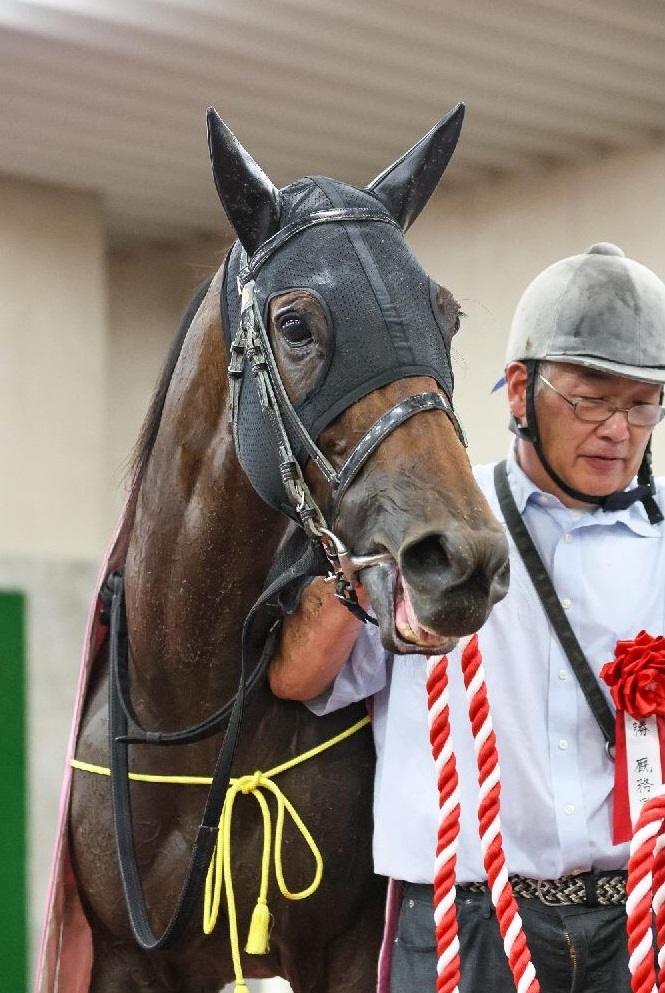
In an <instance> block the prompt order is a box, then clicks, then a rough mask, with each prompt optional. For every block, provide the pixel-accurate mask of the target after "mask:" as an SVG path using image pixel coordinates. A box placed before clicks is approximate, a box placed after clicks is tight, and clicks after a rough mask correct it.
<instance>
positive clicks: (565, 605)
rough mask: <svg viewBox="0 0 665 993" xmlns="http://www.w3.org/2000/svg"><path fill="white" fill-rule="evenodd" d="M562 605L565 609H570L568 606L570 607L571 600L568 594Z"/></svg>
mask: <svg viewBox="0 0 665 993" xmlns="http://www.w3.org/2000/svg"><path fill="white" fill-rule="evenodd" d="M561 606H562V607H563V609H564V610H568V608H569V607H570V600H569V599H568V597H567V596H565V597H564V598H563V600H562V601H561Z"/></svg>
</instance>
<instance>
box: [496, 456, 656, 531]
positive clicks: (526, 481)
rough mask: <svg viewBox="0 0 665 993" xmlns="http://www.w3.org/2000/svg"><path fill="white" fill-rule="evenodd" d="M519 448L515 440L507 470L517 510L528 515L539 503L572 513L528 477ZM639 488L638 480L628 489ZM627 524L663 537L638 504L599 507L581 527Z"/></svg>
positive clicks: (584, 515)
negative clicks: (529, 510) (615, 508)
mask: <svg viewBox="0 0 665 993" xmlns="http://www.w3.org/2000/svg"><path fill="white" fill-rule="evenodd" d="M516 447H517V439H516V438H513V439H511V443H510V448H509V451H508V455H507V456H506V469H507V472H508V480H509V482H510V488H511V490H512V493H513V497H514V499H515V503H516V504H517V509H518V510H519V512H520V514H524V511H525V509H526V507H527V505H530V504H535V505H538V506H542V507H549V508H551V509H562V510H569V508H567V507H565V506H564V504H562V503H561V501H560V500H559V498H558V497H556V496H554V494H553V493H546V492H545V491H544V490H541V489H540V488H539V487H538V486H536V484H535V483H534V482H533V481H532V480H531V479H530V478H529V477H528V476H527V474H526V473H525V472H524V470H523V469H522V467H521V466H520V465H519V464H518V462H517V458H516V454H515V452H516ZM636 485H637V481H636V480H635V479H634V480H633V481H632V483H631V484H630V486H629V487H627V488H628V489H632V488H633V487H634V486H636ZM616 523H620V524H624V525H625V526H626V527H628V528H630V530H631V531H633V532H635V534H639V535H643V536H645V537H650V536H653V535H659V534H660V528H659V526H658V525H657V524H650V523H649V519H648V517H647V515H646V511H645V509H644V506H643V505H642V504H641V503H639V502H637V503H633V504H631V505H630V507H626V508H625V509H624V510H610V511H606V510H601V509H600V508H599V507H598V508H597V509H595V510H590V511H587V512H584V513H583V514H582V516H581V518H580V520H579V524H580V526H583V525H587V524H600V525H608V524H616Z"/></svg>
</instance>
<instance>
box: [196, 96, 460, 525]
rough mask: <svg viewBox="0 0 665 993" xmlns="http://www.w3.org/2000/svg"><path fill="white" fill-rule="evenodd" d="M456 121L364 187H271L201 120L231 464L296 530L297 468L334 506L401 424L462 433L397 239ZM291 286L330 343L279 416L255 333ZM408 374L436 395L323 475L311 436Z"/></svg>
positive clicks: (271, 370) (436, 340)
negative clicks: (218, 222) (438, 413)
mask: <svg viewBox="0 0 665 993" xmlns="http://www.w3.org/2000/svg"><path fill="white" fill-rule="evenodd" d="M462 117H463V106H462V105H459V106H458V107H456V108H455V109H454V110H453V111H452V112H451V113H450V114H449V115H448V117H447V118H445V119H444V120H443V121H441V122H440V123H439V124H438V125H436V127H435V128H433V129H432V130H431V131H430V132H429V133H428V134H427V135H425V137H424V138H423V139H422V140H421V141H420V142H418V144H417V145H414V147H413V148H412V149H410V151H408V152H407V153H406V154H405V155H404V156H402V158H401V159H399V160H398V161H397V162H395V163H394V164H393V165H392V166H390V167H389V169H387V170H385V172H383V173H382V174H381V175H380V176H379V177H377V179H376V180H374V182H373V183H371V184H369V186H368V187H366V188H365V189H356V188H355V187H352V186H349V185H347V184H345V183H342V182H339V181H336V180H332V179H328V178H324V177H306V178H304V179H301V180H299V181H298V182H295V183H293V184H291V185H290V186H287V187H285V188H283V189H281V190H277V189H276V188H275V187H274V186H273V185H272V183H271V182H270V180H269V179H268V178H267V177H266V176H265V175H264V174H263V172H262V171H261V170H260V169H259V167H258V166H257V165H256V163H255V162H254V160H253V159H251V157H250V156H249V154H248V153H247V152H246V151H245V150H244V149H243V148H242V146H240V145H239V143H238V142H237V140H236V139H235V137H234V136H233V134H232V133H231V132H230V131H229V130H228V128H227V127H226V125H224V123H223V122H222V121H221V119H220V118H219V116H218V115H217V113H216V112H215V111H214V110H210V111H209V112H208V131H209V144H210V152H211V158H212V163H213V173H214V176H215V182H216V186H217V190H218V194H219V197H220V200H221V201H222V204H223V206H224V208H225V210H226V213H227V215H228V217H229V220H230V221H231V223H232V225H233V227H234V229H235V231H236V233H237V235H238V241H237V242H236V243H235V244H234V246H233V248H232V250H231V253H230V255H229V257H228V260H227V266H226V272H225V276H224V283H223V289H222V301H221V306H222V311H223V325H224V327H225V328H227V329H228V333H229V334H230V335H231V341H230V342H229V349H230V354H231V364H230V369H229V371H230V375H231V379H232V394H233V396H232V402H233V408H234V409H233V416H234V431H235V440H236V448H237V454H238V458H239V460H240V463H241V465H242V467H243V470H244V471H245V473H246V475H247V476H248V478H249V480H250V482H251V483H252V485H253V486H254V488H255V489H256V491H257V492H258V493H259V494H260V495H261V496H262V497H263V499H264V500H265V501H266V502H267V503H268V504H270V505H271V506H273V507H275V508H277V509H278V510H280V511H282V512H283V513H285V514H287V515H288V516H289V517H291V518H293V519H295V520H298V521H299V523H301V524H303V525H304V526H305V530H309V528H308V521H307V520H303V514H302V510H303V506H302V505H303V501H305V502H307V501H306V498H305V497H303V495H302V492H301V491H302V487H303V486H304V485H305V484H304V482H303V481H302V475H301V470H302V468H303V467H304V464H305V462H306V461H307V459H308V458H313V459H314V460H315V462H316V464H317V465H318V466H319V468H320V469H321V471H322V472H323V474H324V475H325V476H326V478H327V479H328V482H329V484H330V486H331V492H332V497H333V503H334V504H335V505H336V504H337V503H338V502H339V499H340V498H341V495H342V492H343V491H344V490H345V489H346V487H347V486H348V485H349V483H350V482H351V481H352V479H353V478H354V477H355V475H356V474H357V472H358V471H359V470H360V468H361V467H362V465H363V464H364V463H365V461H366V460H367V458H368V457H369V455H370V454H371V453H372V452H373V451H374V450H375V448H376V447H377V445H378V444H379V443H380V441H381V440H382V439H383V438H384V437H385V435H386V434H387V433H388V432H389V431H391V430H393V428H394V427H396V426H397V425H398V424H400V423H402V422H403V421H404V420H405V419H406V418H407V417H410V416H412V414H415V413H417V412H419V411H421V410H427V409H433V408H439V409H443V410H445V411H446V413H447V414H448V415H449V417H450V418H451V420H452V421H453V424H454V425H455V428H456V430H457V432H458V434H459V435H460V437H462V432H461V428H460V427H459V424H458V422H457V419H456V418H455V415H454V413H453V409H452V403H451V398H452V391H453V376H452V371H451V364H450V332H449V331H448V330H447V329H446V327H444V324H443V322H442V320H441V317H440V314H439V308H438V306H437V301H436V291H437V287H436V284H435V283H434V282H433V281H432V280H431V279H430V277H429V276H428V275H427V273H426V272H425V271H424V270H423V268H422V267H421V266H420V264H419V263H418V261H417V260H416V258H415V256H414V255H413V253H412V252H411V250H410V249H409V247H408V246H407V244H406V242H405V240H404V232H405V231H406V229H407V228H408V226H409V225H410V224H411V222H412V221H413V220H414V219H415V218H416V217H417V216H418V214H419V213H420V210H421V209H422V208H423V206H424V205H425V203H426V202H427V200H428V199H429V197H430V195H431V193H432V192H433V190H434V188H435V187H436V184H437V182H438V180H439V178H440V176H441V174H442V173H443V170H444V169H445V167H446V165H447V163H448V161H449V159H450V156H451V155H452V152H453V150H454V148H455V144H456V142H457V138H458V136H459V131H460V128H461V124H462ZM234 189H235V190H237V193H236V195H235V196H234V194H233V192H231V193H230V192H229V190H232V191H233V190H234ZM296 289H298V290H306V291H308V292H309V293H311V294H313V295H315V296H316V297H317V299H318V300H319V302H320V303H321V305H322V307H323V309H324V312H325V313H326V314H327V316H328V322H329V326H330V328H331V338H330V345H329V353H328V354H327V355H326V357H325V360H324V362H323V363H322V366H321V370H320V373H319V376H318V379H317V381H316V383H315V384H314V385H313V387H312V388H310V390H309V392H308V393H307V395H305V396H303V397H301V398H300V399H299V400H298V402H297V404H296V405H295V407H292V406H291V404H290V402H289V400H288V397H287V396H286V393H285V391H284V388H283V386H282V384H281V380H280V378H279V373H278V371H277V365H276V362H275V359H274V356H273V354H272V350H271V346H270V342H269V340H268V335H267V331H266V323H267V320H268V305H269V302H270V300H271V298H272V297H273V296H274V295H276V294H281V293H285V292H287V291H291V290H296ZM408 376H429V377H432V379H434V380H435V382H436V383H437V384H438V386H439V387H440V389H441V390H442V391H443V393H444V394H445V395H444V396H442V395H441V394H440V393H438V392H437V393H425V394H420V395H418V396H417V397H413V398H410V400H407V401H405V402H403V403H402V404H399V405H398V406H397V408H393V410H392V411H389V412H388V414H387V415H384V417H383V418H381V420H380V422H378V423H377V424H375V425H374V426H373V427H372V428H371V429H370V431H369V432H368V433H367V435H366V436H365V438H364V439H363V440H362V441H361V442H360V444H359V445H358V446H357V448H356V450H354V452H352V453H351V456H350V457H349V459H348V462H347V464H345V465H344V466H343V467H342V469H341V470H339V472H336V471H335V470H334V469H333V468H332V466H331V465H330V463H328V461H327V459H326V458H325V456H324V455H323V453H321V452H320V451H319V449H318V448H317V446H316V439H317V437H318V436H319V435H320V433H321V431H322V430H323V429H324V428H325V427H326V426H327V425H329V424H330V423H331V422H332V421H334V420H335V418H336V417H338V416H339V414H340V413H342V412H343V411H344V410H346V409H347V408H348V407H350V406H351V405H352V404H354V403H355V402H356V401H357V400H359V399H361V398H362V397H364V396H365V395H366V394H368V393H370V392H371V391H372V390H375V389H377V388H379V387H381V386H385V385H387V384H388V383H391V382H393V381H394V380H396V379H401V378H405V377H408ZM267 394H268V396H267ZM278 453H281V454H280V455H279V457H278ZM296 477H297V479H296ZM294 480H296V486H295V490H294V486H293V482H294ZM305 489H306V487H305ZM309 499H310V500H311V497H310V498H309ZM307 513H308V511H307V509H306V516H307ZM312 513H314V516H315V517H316V516H317V515H318V521H316V520H315V526H314V528H313V532H314V536H316V537H319V536H320V530H321V528H322V527H323V528H324V531H325V527H324V525H325V519H324V518H323V515H322V514H320V512H319V511H318V508H316V510H315V511H314V512H311V513H310V518H311V516H312Z"/></svg>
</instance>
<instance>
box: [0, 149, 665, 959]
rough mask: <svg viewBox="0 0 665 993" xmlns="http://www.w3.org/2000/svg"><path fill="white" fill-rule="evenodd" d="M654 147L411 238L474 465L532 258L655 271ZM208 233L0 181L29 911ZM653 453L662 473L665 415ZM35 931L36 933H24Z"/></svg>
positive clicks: (7, 522) (492, 438) (547, 179)
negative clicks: (169, 241) (142, 449)
mask: <svg viewBox="0 0 665 993" xmlns="http://www.w3.org/2000/svg"><path fill="white" fill-rule="evenodd" d="M662 152H663V149H662V148H654V149H653V150H651V151H647V152H643V153H640V154H636V155H632V156H624V157H620V158H614V159H608V160H607V161H603V162H600V163H598V162H596V163H593V164H591V163H590V164H589V165H588V166H585V167H583V168H581V169H577V170H574V171H572V170H571V171H561V172H557V173H554V174H550V175H542V176H534V177H532V178H530V179H528V180H525V181H521V182H516V181H515V182H510V183H504V184H497V185H495V186H493V187H490V188H487V189H484V190H482V191H477V192H475V193H473V194H472V195H470V196H468V197H465V198H461V197H459V196H457V197H454V196H451V195H446V190H445V183H444V186H443V188H442V191H441V195H440V196H439V197H438V198H437V199H436V200H435V201H433V202H432V203H431V204H430V205H429V206H428V208H427V209H426V211H425V213H424V214H423V216H422V217H421V218H420V219H419V220H418V222H417V223H416V225H415V226H414V228H413V229H412V231H411V232H410V234H409V239H410V242H411V244H412V245H413V247H414V250H415V251H416V253H417V254H418V256H419V257H420V258H421V260H422V261H423V264H424V265H425V267H426V268H427V269H428V270H429V271H430V272H431V273H432V275H433V276H435V277H436V278H437V279H438V280H439V281H440V282H442V283H444V284H445V285H447V286H448V287H449V288H451V289H452V290H453V292H454V293H455V295H456V296H457V298H458V300H459V301H460V303H461V304H462V307H463V309H464V311H465V312H466V314H467V315H468V316H467V317H466V319H465V320H464V322H463V327H462V330H461V332H460V334H459V335H458V337H457V339H456V341H455V357H454V366H455V373H456V404H457V407H458V409H459V412H460V415H461V418H462V420H463V422H464V425H465V427H466V430H467V433H468V435H469V438H470V442H471V446H470V452H471V458H472V460H473V461H478V460H487V459H492V458H495V457H499V456H501V455H502V454H503V453H504V451H505V448H506V445H507V442H508V434H507V431H506V422H507V417H506V413H505V410H506V405H505V394H504V393H497V394H495V395H493V396H490V389H491V387H492V386H493V384H494V383H495V382H496V380H497V379H498V377H499V376H500V375H501V372H502V369H503V354H504V347H505V340H506V334H507V330H508V326H509V323H510V318H511V315H512V311H513V309H514V306H515V303H516V302H517V299H518V297H519V295H520V293H521V292H522V290H523V289H524V287H525V286H526V284H527V283H528V281H529V280H530V279H531V278H532V277H533V276H534V275H535V274H536V273H537V272H538V271H540V270H541V269H542V268H543V267H544V266H545V265H547V264H549V263H550V262H552V261H554V260H555V259H557V258H559V257H562V256H564V255H567V254H573V253H576V252H578V251H580V250H583V249H584V248H585V247H587V246H588V245H589V244H590V243H592V242H593V241H599V240H613V241H616V242H617V243H618V244H620V245H621V246H622V247H623V248H624V249H625V251H626V252H627V253H629V254H631V255H633V256H634V257H636V258H638V259H639V260H640V261H642V262H644V263H646V264H647V265H649V266H651V267H652V268H653V269H654V270H655V271H656V272H657V273H658V274H659V275H660V276H661V277H662V276H665V243H664V240H663V231H665V182H664V178H665V176H664V170H663V157H662ZM224 247H225V246H224V245H223V243H222V242H221V240H216V239H214V238H213V239H211V240H210V241H197V242H194V243H188V244H186V245H182V246H179V247H177V248H174V247H169V246H154V245H153V246H146V247H142V248H136V249H132V250H125V251H122V252H117V251H116V252H110V253H109V252H108V251H107V248H106V245H105V235H104V215H103V206H102V204H101V203H100V202H99V201H98V200H97V199H96V198H95V197H94V196H93V195H91V194H87V193H78V192H73V191H65V190H61V189H56V188H50V187H46V186H42V185H37V184H32V183H26V182H23V181H19V180H14V179H9V178H6V179H4V180H0V288H1V291H2V300H3V308H2V313H0V354H1V355H2V361H1V362H0V415H1V416H0V457H1V462H0V464H1V465H2V474H1V475H0V588H14V589H22V590H25V591H26V592H27V594H28V597H29V600H28V620H29V632H28V649H29V667H30V671H29V674H28V680H29V692H30V701H29V729H30V744H31V750H30V764H29V773H30V781H31V792H30V808H31V838H30V852H31V876H30V878H31V900H32V913H31V916H32V922H33V930H34V935H36V934H37V930H38V926H39V922H40V920H41V914H42V908H43V901H44V894H45V890H46V883H47V878H46V877H47V871H48V863H49V860H50V852H51V847H52V842H53V835H54V831H55V824H56V816H57V797H58V794H59V789H60V782H61V778H62V769H63V763H64V756H65V748H66V744H67V736H68V727H69V716H70V714H71V710H72V706H73V698H74V688H75V683H76V675H77V669H78V657H79V650H80V643H81V639H82V635H83V627H84V622H85V614H86V609H87V604H88V601H89V598H90V596H91V594H92V588H93V585H94V577H95V575H96V572H97V563H98V562H99V559H100V557H101V555H102V553H103V550H104V548H105V546H106V543H107V539H108V536H109V535H110V533H111V530H112V527H113V522H114V519H115V516H116V513H117V510H118V507H119V506H120V503H121V500H122V494H123V470H124V466H125V464H126V461H127V458H128V457H129V454H130V452H131V449H132V447H133V444H134V441H135V439H136V436H137V433H138V430H139V428H140V424H141V421H142V419H143V415H144V412H145V410H146V408H147V404H148V402H149V397H150V394H151V392H152V389H153V386H154V384H155V381H156V378H157V375H158V373H159V369H160V367H161V365H162V362H163V360H164V358H165V356H166V353H167V350H168V346H169V343H170V341H171V338H172V337H173V335H174V333H175V330H176V328H177V325H178V322H179V318H180V315H181V313H182V311H183V309H184V308H185V306H186V304H187V302H188V299H189V297H190V294H191V292H192V290H193V289H194V287H195V286H196V285H198V283H199V282H200V281H201V280H202V279H203V278H204V277H205V276H206V275H209V274H210V273H211V272H212V271H213V270H214V269H215V268H216V267H217V265H218V264H219V262H220V260H221V257H222V254H223V250H224ZM654 447H655V462H656V467H657V469H658V470H659V471H660V472H661V473H665V428H662V427H661V428H659V429H657V431H656V441H655V446H654ZM33 940H36V938H33Z"/></svg>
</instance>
